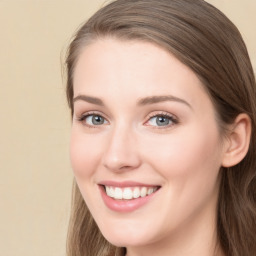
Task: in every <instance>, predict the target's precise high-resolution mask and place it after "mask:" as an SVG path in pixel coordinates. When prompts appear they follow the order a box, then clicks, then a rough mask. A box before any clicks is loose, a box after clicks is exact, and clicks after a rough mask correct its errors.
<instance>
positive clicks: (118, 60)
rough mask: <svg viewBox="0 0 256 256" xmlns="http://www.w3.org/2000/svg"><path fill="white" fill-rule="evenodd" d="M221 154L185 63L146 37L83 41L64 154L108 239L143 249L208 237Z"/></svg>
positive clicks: (208, 105) (209, 108)
mask: <svg viewBox="0 0 256 256" xmlns="http://www.w3.org/2000/svg"><path fill="white" fill-rule="evenodd" d="M223 151H224V150H223V143H222V140H221V136H220V133H219V129H218V125H217V123H216V118H215V112H214V107H213V104H212V102H211V100H210V98H209V97H208V95H207V93H206V92H205V90H204V89H203V86H202V84H201V82H200V81H199V79H198V78H197V76H196V75H195V74H194V73H193V72H192V71H191V70H190V69H189V68H188V67H187V66H185V65H183V64H182V63H181V62H180V61H178V60H177V59H176V58H175V57H173V56H172V55H170V54H169V53H167V52H166V51H165V50H163V49H161V48H159V47H157V46H154V45H153V44H150V43H146V42H136V41H133V42H123V41H117V40H114V39H102V40H98V41H96V42H94V43H92V44H90V45H89V46H86V47H85V49H84V50H83V52H82V53H81V55H80V57H79V60H78V63H77V66H76V69H75V72H74V118H73V126H72V132H71V146H70V154H71V162H72V168H73V171H74V175H75V178H76V181H77V184H78V186H79V188H80V191H81V193H82V195H83V197H84V200H85V202H86V204H87V206H88V208H89V210H90V211H91V214H92V216H93V217H94V219H95V221H96V223H97V224H98V226H99V228H100V230H101V232H102V233H103V235H104V236H105V237H106V239H107V240H109V241H110V242H111V243H113V244H115V245H117V246H127V247H128V248H129V247H130V248H132V247H134V248H135V247H137V248H139V247H145V246H149V247H150V245H153V244H154V246H156V245H157V244H158V245H159V246H160V245H161V246H164V244H165V243H166V242H167V241H168V243H170V241H176V242H177V241H180V239H184V238H185V237H187V238H188V239H191V238H192V237H193V236H194V235H195V233H196V234H198V232H199V233H200V234H201V235H206V236H207V234H208V233H207V232H209V231H210V233H211V234H212V232H213V230H214V227H215V210H216V202H217V194H218V173H219V169H220V166H221V164H222V158H223ZM170 238H172V240H170Z"/></svg>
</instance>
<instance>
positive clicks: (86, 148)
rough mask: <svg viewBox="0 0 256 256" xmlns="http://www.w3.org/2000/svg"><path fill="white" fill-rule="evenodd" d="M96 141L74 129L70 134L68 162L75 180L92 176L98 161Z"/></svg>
mask: <svg viewBox="0 0 256 256" xmlns="http://www.w3.org/2000/svg"><path fill="white" fill-rule="evenodd" d="M97 145H98V144H97V142H96V141H92V139H91V138H90V137H89V136H85V135H83V134H81V133H79V132H76V130H75V129H73V130H72V132H71V140H70V160H71V165H72V169H73V172H74V174H75V176H76V177H77V178H87V177H89V176H90V175H92V173H93V171H94V170H95V168H96V165H97V163H98V160H97V159H100V155H99V147H98V146H97Z"/></svg>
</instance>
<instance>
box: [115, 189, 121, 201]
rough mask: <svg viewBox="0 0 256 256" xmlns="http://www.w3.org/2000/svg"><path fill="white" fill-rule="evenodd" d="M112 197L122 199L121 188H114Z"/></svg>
mask: <svg viewBox="0 0 256 256" xmlns="http://www.w3.org/2000/svg"><path fill="white" fill-rule="evenodd" d="M114 198H115V199H123V192H122V189H121V188H115V193H114Z"/></svg>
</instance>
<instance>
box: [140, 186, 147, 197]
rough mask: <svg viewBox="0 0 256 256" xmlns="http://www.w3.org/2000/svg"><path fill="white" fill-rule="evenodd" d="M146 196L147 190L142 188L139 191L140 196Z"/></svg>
mask: <svg viewBox="0 0 256 256" xmlns="http://www.w3.org/2000/svg"><path fill="white" fill-rule="evenodd" d="M146 195H147V188H145V187H143V188H142V189H141V191H140V196H141V197H145V196H146Z"/></svg>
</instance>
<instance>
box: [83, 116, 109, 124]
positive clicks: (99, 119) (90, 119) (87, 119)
mask: <svg viewBox="0 0 256 256" xmlns="http://www.w3.org/2000/svg"><path fill="white" fill-rule="evenodd" d="M78 121H80V122H82V123H83V124H85V125H87V126H89V127H93V126H99V125H104V124H107V123H108V122H107V120H106V119H105V118H104V117H103V116H101V115H99V114H85V115H83V116H81V117H80V118H78Z"/></svg>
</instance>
